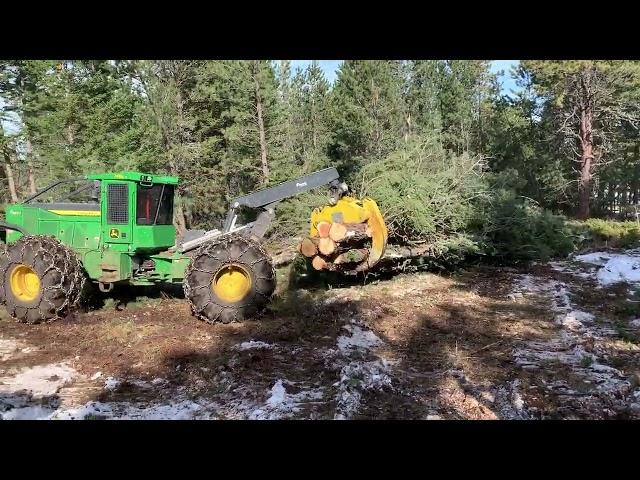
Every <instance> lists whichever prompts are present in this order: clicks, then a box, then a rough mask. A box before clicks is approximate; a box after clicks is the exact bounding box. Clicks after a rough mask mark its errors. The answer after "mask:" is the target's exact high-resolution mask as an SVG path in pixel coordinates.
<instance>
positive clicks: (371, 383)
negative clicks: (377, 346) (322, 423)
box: [334, 359, 391, 420]
mask: <svg viewBox="0 0 640 480" xmlns="http://www.w3.org/2000/svg"><path fill="white" fill-rule="evenodd" d="M389 366H390V364H389V362H387V361H386V360H384V359H380V360H375V361H372V362H359V361H354V362H351V363H349V364H348V365H345V366H344V367H343V368H342V370H341V371H340V381H339V382H338V396H337V409H336V414H335V416H334V419H335V420H346V419H349V418H351V417H352V416H353V415H354V414H356V413H357V411H358V409H359V408H360V404H361V403H362V395H363V393H364V392H367V391H382V390H383V389H384V388H385V387H389V388H390V387H391V376H390V375H389V373H390V368H389Z"/></svg>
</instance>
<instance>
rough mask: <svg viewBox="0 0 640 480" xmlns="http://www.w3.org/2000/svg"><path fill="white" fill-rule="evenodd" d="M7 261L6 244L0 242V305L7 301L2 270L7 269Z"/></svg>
mask: <svg viewBox="0 0 640 480" xmlns="http://www.w3.org/2000/svg"><path fill="white" fill-rule="evenodd" d="M8 263H9V252H7V245H5V244H4V243H0V305H4V304H5V303H7V296H6V294H5V293H4V282H3V281H2V279H4V272H5V270H6V269H7V265H8Z"/></svg>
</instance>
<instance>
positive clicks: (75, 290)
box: [0, 235, 87, 321]
mask: <svg viewBox="0 0 640 480" xmlns="http://www.w3.org/2000/svg"><path fill="white" fill-rule="evenodd" d="M27 247H31V248H32V251H33V256H34V258H36V257H38V258H40V259H41V260H43V261H45V260H47V259H48V262H47V263H48V265H47V266H46V268H45V270H44V272H43V273H42V276H43V277H44V275H46V274H47V273H48V272H50V271H51V270H55V271H57V272H58V273H59V274H60V281H59V282H58V283H57V284H56V285H48V286H46V287H43V288H42V294H41V295H40V302H39V303H38V305H37V306H36V307H32V308H37V310H38V312H39V313H40V317H41V318H40V320H39V321H43V320H47V321H53V320H56V319H59V318H62V317H63V316H64V314H65V313H66V312H67V311H69V310H71V309H73V308H75V307H76V306H77V305H78V304H79V303H80V301H81V299H82V293H83V291H84V288H85V286H86V282H87V275H86V274H85V272H84V268H83V266H82V263H81V262H80V260H79V259H78V257H77V255H76V254H75V252H74V251H73V250H71V249H70V248H68V247H66V246H64V245H63V244H62V243H60V241H59V240H58V239H56V238H55V237H53V236H44V235H26V236H23V237H20V239H18V241H17V242H16V243H14V244H13V245H10V246H9V247H7V248H6V255H7V258H8V261H6V262H5V263H4V264H3V263H2V262H0V281H2V282H3V283H4V278H5V273H6V271H7V269H8V268H9V266H10V265H13V264H15V263H18V262H16V261H15V259H14V258H13V255H12V251H13V249H15V248H17V249H19V250H20V259H22V258H24V255H25V249H26V248H27ZM43 252H44V254H43ZM3 267H4V268H3ZM65 284H68V287H66V288H65ZM53 290H61V291H63V292H64V294H65V299H64V302H63V303H62V305H60V306H57V307H56V306H55V305H54V304H53V303H52V302H51V301H49V300H48V299H47V298H46V295H45V294H44V292H47V291H53ZM5 297H6V292H5ZM43 302H46V303H48V304H49V306H50V308H49V309H47V310H45V311H53V312H54V316H53V317H49V318H44V316H43V314H42V312H43V310H42V309H41V306H42V304H43ZM7 306H8V307H9V304H8V303H7ZM16 307H17V306H16V305H14V306H13V308H8V310H9V313H10V314H11V315H12V316H13V317H15V316H16Z"/></svg>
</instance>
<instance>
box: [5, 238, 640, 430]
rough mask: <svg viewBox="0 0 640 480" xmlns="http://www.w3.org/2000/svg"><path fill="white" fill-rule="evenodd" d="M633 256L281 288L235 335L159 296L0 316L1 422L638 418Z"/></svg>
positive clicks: (639, 361) (235, 327)
mask: <svg viewBox="0 0 640 480" xmlns="http://www.w3.org/2000/svg"><path fill="white" fill-rule="evenodd" d="M639 259H640V253H638V251H637V250H630V251H621V250H618V251H613V250H612V251H606V252H595V253H592V254H588V255H579V256H576V257H575V258H570V259H567V260H564V261H556V262H551V263H548V264H536V265H534V266H532V267H531V268H529V269H527V270H523V269H520V270H517V269H512V268H499V267H482V268H477V269H472V270H469V271H466V272H461V273H458V274H455V275H451V276H445V275H435V274H431V273H412V274H401V275H398V276H395V277H394V278H392V279H389V280H385V281H373V282H371V283H368V284H367V285H351V286H346V287H341V288H332V289H329V290H325V289H324V288H319V287H318V288H310V289H309V290H306V291H301V290H297V291H295V290H290V291H289V290H287V287H286V285H285V286H284V287H281V288H282V290H281V291H279V292H278V295H279V299H278V301H277V303H276V304H274V307H273V308H272V309H271V310H270V311H268V312H267V313H266V314H265V315H264V317H263V318H262V319H261V320H260V321H250V322H245V323H242V324H232V325H207V324H205V323H203V322H199V321H197V320H196V319H194V318H193V317H191V315H190V312H189V310H188V306H187V305H186V302H184V300H181V299H171V298H166V296H161V297H159V298H157V299H153V298H151V299H149V298H146V299H144V301H143V302H138V303H132V304H130V305H128V306H127V307H126V308H124V309H115V308H114V305H113V304H109V303H108V304H107V306H105V307H103V308H102V309H99V310H96V311H93V312H89V313H83V314H77V315H74V316H71V317H69V318H67V319H64V320H61V321H58V322H53V323H49V324H44V325H36V326H27V325H23V324H19V323H16V322H14V321H13V320H11V319H9V318H7V317H6V315H5V314H4V312H3V313H1V314H0V418H2V419H7V420H8V419H255V420H261V419H271V420H277V419H362V418H375V419H384V418H396V419H545V418H563V419H569V418H640V390H639V386H640V358H639V357H640V355H638V353H639V352H640V346H639V345H640V343H639V342H640V323H639V322H640V311H638V310H639V307H638V305H639V304H638V303H637V298H636V295H637V287H638V285H637V283H636V277H635V275H636V273H635V272H636V270H637V268H636V267H634V265H635V264H636V263H635V262H638V261H639ZM614 260H615V261H614ZM603 272H605V273H603ZM611 278H616V279H618V280H617V281H615V282H613V281H610V280H609V279H611ZM639 278H640V277H639ZM619 280H622V281H619Z"/></svg>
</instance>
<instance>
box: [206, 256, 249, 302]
mask: <svg viewBox="0 0 640 480" xmlns="http://www.w3.org/2000/svg"><path fill="white" fill-rule="evenodd" d="M211 288H212V290H213V292H214V293H215V294H216V295H217V296H218V298H220V299H222V300H224V301H225V302H229V303H234V302H239V301H240V300H242V299H243V298H245V297H246V296H247V295H248V294H249V291H250V290H251V275H249V272H248V271H247V270H245V269H244V268H242V267H241V266H239V265H229V266H227V267H224V268H223V269H222V270H220V271H219V272H218V273H217V274H216V276H215V278H214V279H213V282H212V284H211Z"/></svg>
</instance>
